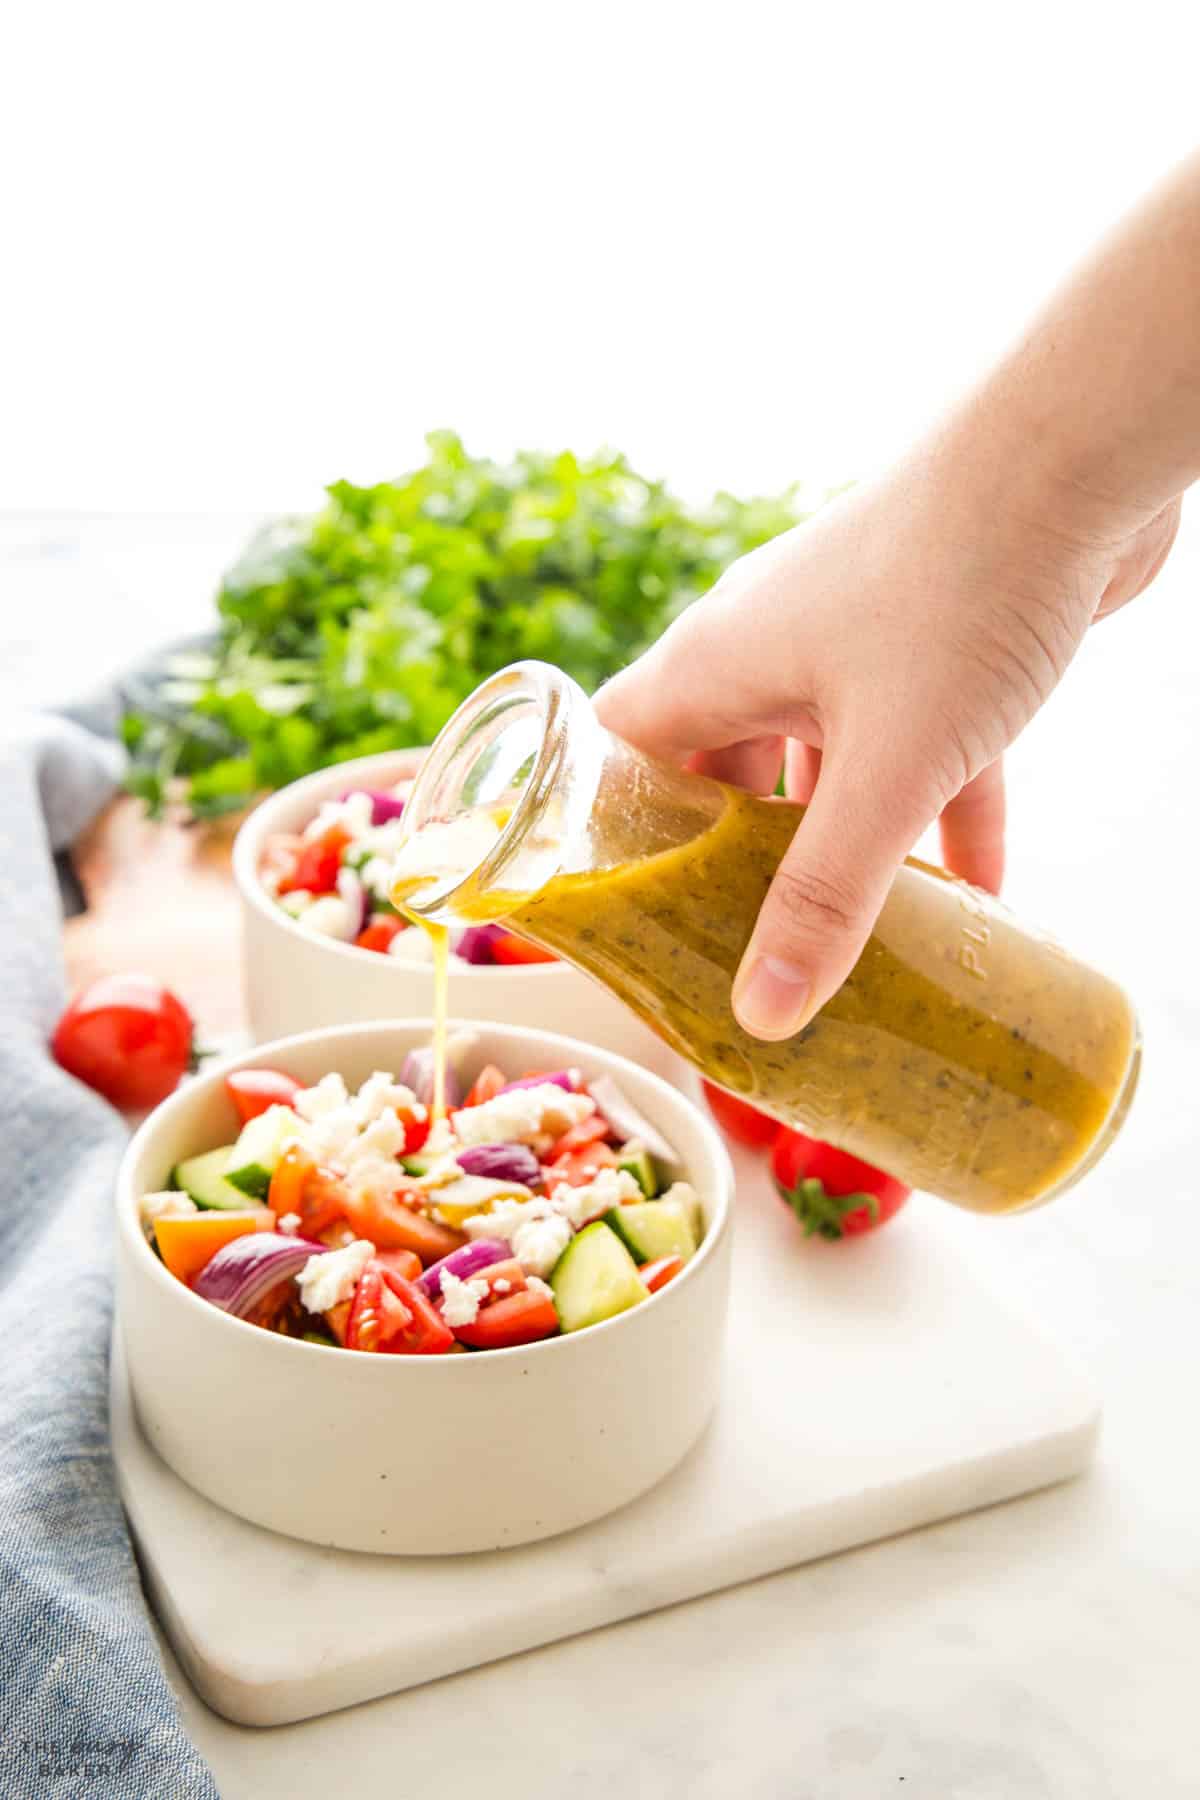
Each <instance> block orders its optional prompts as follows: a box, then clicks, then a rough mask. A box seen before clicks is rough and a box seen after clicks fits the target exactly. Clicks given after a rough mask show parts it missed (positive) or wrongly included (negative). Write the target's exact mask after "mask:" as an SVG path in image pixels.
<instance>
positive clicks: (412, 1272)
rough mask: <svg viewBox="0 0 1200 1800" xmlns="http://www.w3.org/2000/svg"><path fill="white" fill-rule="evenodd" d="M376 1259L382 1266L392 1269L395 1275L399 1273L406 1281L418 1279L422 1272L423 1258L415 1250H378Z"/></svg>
mask: <svg viewBox="0 0 1200 1800" xmlns="http://www.w3.org/2000/svg"><path fill="white" fill-rule="evenodd" d="M375 1261H376V1262H377V1263H378V1264H379V1265H380V1267H381V1268H384V1269H390V1270H391V1271H392V1274H393V1275H399V1276H401V1278H402V1279H403V1280H405V1281H417V1280H418V1279H419V1278H420V1274H421V1259H420V1257H419V1256H418V1255H417V1253H416V1251H415V1250H377V1251H376V1252H375Z"/></svg>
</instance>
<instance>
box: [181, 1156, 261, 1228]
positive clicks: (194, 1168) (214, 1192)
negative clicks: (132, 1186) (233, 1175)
mask: <svg viewBox="0 0 1200 1800" xmlns="http://www.w3.org/2000/svg"><path fill="white" fill-rule="evenodd" d="M232 1149H233V1145H232V1144H222V1146H221V1148H220V1149H219V1150H206V1151H205V1152H204V1154H203V1155H202V1156H189V1157H188V1159H187V1161H186V1162H181V1163H178V1164H176V1167H175V1170H174V1172H173V1174H172V1176H171V1180H172V1182H173V1183H174V1185H175V1186H176V1187H177V1188H182V1189H183V1191H184V1193H185V1194H190V1195H191V1197H192V1199H193V1200H194V1201H195V1202H196V1205H197V1206H206V1207H210V1208H213V1209H215V1210H216V1211H218V1212H245V1210H246V1196H245V1194H244V1193H242V1191H241V1189H240V1188H235V1187H234V1185H233V1183H232V1182H230V1181H226V1179H225V1171H226V1169H227V1168H228V1167H229V1156H230V1152H231V1151H232Z"/></svg>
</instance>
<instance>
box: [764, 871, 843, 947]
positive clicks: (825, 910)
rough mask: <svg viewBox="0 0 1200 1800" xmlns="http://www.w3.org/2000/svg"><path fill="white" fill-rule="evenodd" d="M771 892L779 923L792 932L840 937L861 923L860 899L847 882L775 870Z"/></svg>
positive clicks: (835, 877)
mask: <svg viewBox="0 0 1200 1800" xmlns="http://www.w3.org/2000/svg"><path fill="white" fill-rule="evenodd" d="M772 892H773V896H774V899H775V903H776V907H777V910H778V915H779V917H780V918H781V921H782V922H783V923H784V925H785V926H790V928H791V929H792V930H793V931H799V932H802V933H813V932H816V933H818V934H820V935H821V936H826V937H828V936H838V937H841V936H844V935H847V934H849V933H851V932H853V931H855V930H857V928H858V926H859V925H860V923H861V920H862V916H863V911H864V903H863V899H862V896H861V895H860V894H858V893H857V892H855V890H854V888H853V887H852V885H851V884H850V883H849V882H848V881H844V880H841V879H839V878H838V877H837V876H832V875H824V874H821V873H819V872H818V871H817V870H816V869H788V868H781V869H779V870H778V871H777V873H776V876H775V881H774V885H773V889H772Z"/></svg>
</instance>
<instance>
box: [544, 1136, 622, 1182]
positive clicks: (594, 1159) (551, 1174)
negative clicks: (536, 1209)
mask: <svg viewBox="0 0 1200 1800" xmlns="http://www.w3.org/2000/svg"><path fill="white" fill-rule="evenodd" d="M618 1161H619V1158H618V1156H617V1153H616V1151H615V1150H614V1149H613V1148H612V1146H611V1145H609V1144H585V1145H584V1147H583V1149H582V1150H568V1152H567V1154H566V1155H565V1156H559V1157H556V1158H555V1160H554V1161H553V1162H551V1163H547V1164H546V1165H545V1167H546V1181H547V1184H548V1187H552V1186H553V1184H554V1183H555V1182H556V1181H565V1182H566V1183H567V1185H568V1187H586V1186H587V1184H588V1182H589V1181H591V1180H593V1178H594V1177H595V1176H596V1174H597V1173H598V1171H599V1170H601V1169H615V1168H616V1167H617V1164H618Z"/></svg>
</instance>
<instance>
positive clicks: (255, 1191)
mask: <svg viewBox="0 0 1200 1800" xmlns="http://www.w3.org/2000/svg"><path fill="white" fill-rule="evenodd" d="M225 1179H226V1181H227V1182H229V1184H230V1186H231V1187H235V1188H238V1189H240V1191H241V1192H242V1193H243V1194H249V1196H250V1198H251V1199H252V1200H265V1199H266V1197H267V1194H268V1192H269V1190H270V1186H271V1171H270V1169H264V1168H263V1166H262V1164H261V1163H247V1164H246V1166H245V1168H244V1169H230V1170H229V1171H228V1173H227V1174H226V1176H225Z"/></svg>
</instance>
